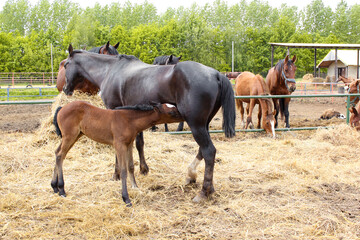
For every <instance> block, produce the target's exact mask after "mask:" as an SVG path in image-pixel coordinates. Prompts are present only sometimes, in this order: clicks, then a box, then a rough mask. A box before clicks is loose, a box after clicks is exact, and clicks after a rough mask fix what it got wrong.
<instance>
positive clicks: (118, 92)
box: [64, 45, 235, 202]
mask: <svg viewBox="0 0 360 240" xmlns="http://www.w3.org/2000/svg"><path fill="white" fill-rule="evenodd" d="M65 68H66V85H65V86H64V92H65V94H67V95H71V94H72V93H73V91H74V86H75V85H76V84H77V83H78V81H81V77H86V79H88V80H89V81H91V82H92V83H93V84H94V85H96V86H98V87H100V91H101V98H102V100H103V101H104V104H105V106H106V107H107V108H110V109H113V108H115V107H117V106H124V105H135V104H141V103H147V102H149V101H155V102H160V103H166V102H167V103H171V104H173V105H175V106H176V107H177V108H178V110H179V112H180V113H181V115H182V117H183V118H184V120H185V121H186V122H187V124H188V125H189V127H190V129H191V131H192V135H193V137H194V139H195V141H196V142H197V143H198V145H199V151H198V154H197V156H196V158H195V159H194V161H193V163H192V164H190V166H189V169H188V178H187V180H186V181H187V183H192V182H195V181H196V167H197V166H198V164H199V163H200V161H201V160H202V159H203V158H204V159H205V171H204V182H203V187H202V190H201V191H200V193H199V194H198V195H197V196H196V197H195V198H194V199H193V200H194V201H196V202H199V201H201V200H202V199H205V198H207V197H208V196H209V195H210V194H212V193H213V192H214V186H213V172H214V165H215V155H216V148H215V146H214V145H213V143H212V141H211V138H210V134H209V132H208V130H209V123H210V121H211V119H212V118H213V117H214V116H215V114H216V113H217V112H218V110H219V109H220V107H221V108H222V110H223V129H224V133H225V136H226V137H233V136H235V99H234V91H233V89H232V86H231V83H230V81H229V79H228V78H226V77H225V76H224V75H222V74H221V73H220V72H218V71H217V70H215V69H213V68H210V67H207V66H204V65H202V64H200V63H197V62H191V61H185V62H179V63H178V64H176V65H150V64H146V63H144V62H142V61H140V60H139V59H137V58H136V57H134V56H129V55H119V56H108V55H102V54H92V53H88V52H85V51H81V50H73V48H72V46H71V45H70V46H69V57H68V60H67V62H66V63H65ZM136 147H137V149H138V152H139V158H140V172H141V173H143V174H147V173H148V171H149V168H148V166H147V164H146V161H145V157H144V139H143V135H142V133H141V134H139V135H138V136H137V139H136Z"/></svg>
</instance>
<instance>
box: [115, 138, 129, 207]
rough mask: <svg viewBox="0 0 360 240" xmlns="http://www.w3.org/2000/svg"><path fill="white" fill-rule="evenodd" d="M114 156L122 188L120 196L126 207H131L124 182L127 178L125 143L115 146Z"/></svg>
mask: <svg viewBox="0 0 360 240" xmlns="http://www.w3.org/2000/svg"><path fill="white" fill-rule="evenodd" d="M115 149H116V156H117V159H118V168H117V169H118V171H119V173H118V174H119V175H120V178H121V186H122V188H121V189H122V190H121V196H122V199H123V201H124V202H125V203H126V206H127V207H131V206H132V204H131V201H130V198H129V193H128V190H127V184H126V179H127V161H126V160H127V159H128V157H127V154H128V149H127V148H126V146H125V145H123V144H121V146H116V147H115Z"/></svg>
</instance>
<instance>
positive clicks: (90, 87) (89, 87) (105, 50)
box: [56, 41, 119, 95]
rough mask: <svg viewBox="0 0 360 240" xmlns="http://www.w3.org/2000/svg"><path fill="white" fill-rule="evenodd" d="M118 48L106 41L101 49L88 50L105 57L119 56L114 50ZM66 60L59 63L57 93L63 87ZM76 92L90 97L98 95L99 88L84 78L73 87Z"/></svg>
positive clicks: (116, 45) (117, 45)
mask: <svg viewBox="0 0 360 240" xmlns="http://www.w3.org/2000/svg"><path fill="white" fill-rule="evenodd" d="M118 47H119V43H117V44H115V45H114V46H111V45H110V42H109V41H108V42H107V43H106V44H105V45H103V46H101V47H94V48H92V49H90V50H89V52H94V53H98V54H107V55H119V53H118V51H117V50H116V49H117V48H118ZM66 60H67V59H64V60H62V61H61V62H60V65H59V71H58V75H57V80H56V88H57V90H58V91H59V92H61V91H62V90H63V87H64V85H65V68H64V64H65V62H66ZM75 89H76V90H79V91H80V92H83V93H89V94H90V95H95V94H97V93H98V91H99V88H98V87H97V86H95V85H94V84H92V83H91V82H90V81H88V80H87V79H86V78H83V80H82V81H80V82H79V84H78V85H76V87H75Z"/></svg>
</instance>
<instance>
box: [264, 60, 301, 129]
mask: <svg viewBox="0 0 360 240" xmlns="http://www.w3.org/2000/svg"><path fill="white" fill-rule="evenodd" d="M295 62H296V55H294V57H293V58H292V59H289V56H288V55H287V56H286V57H285V59H282V60H280V61H279V62H278V63H277V64H276V65H275V67H272V68H271V69H270V70H269V72H268V74H267V76H266V84H267V85H268V87H269V90H270V94H271V95H290V94H291V93H292V92H294V91H295V89H296V81H295V71H296V66H295ZM273 102H274V106H275V109H276V115H275V120H276V123H275V127H277V125H278V120H277V118H278V115H279V112H280V113H281V115H282V114H284V115H285V126H286V127H287V128H290V124H289V103H290V98H280V100H279V99H278V98H273ZM279 102H280V104H279Z"/></svg>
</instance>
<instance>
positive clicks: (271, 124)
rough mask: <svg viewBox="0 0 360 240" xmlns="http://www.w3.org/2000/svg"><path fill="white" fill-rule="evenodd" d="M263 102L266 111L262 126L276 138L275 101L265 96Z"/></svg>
mask: <svg viewBox="0 0 360 240" xmlns="http://www.w3.org/2000/svg"><path fill="white" fill-rule="evenodd" d="M263 102H264V103H265V109H264V110H265V112H264V113H263V118H262V127H263V128H264V130H265V131H266V133H268V134H271V135H272V137H273V138H275V123H276V120H275V114H276V110H275V109H274V108H273V101H272V100H271V99H269V98H264V99H263Z"/></svg>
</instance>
